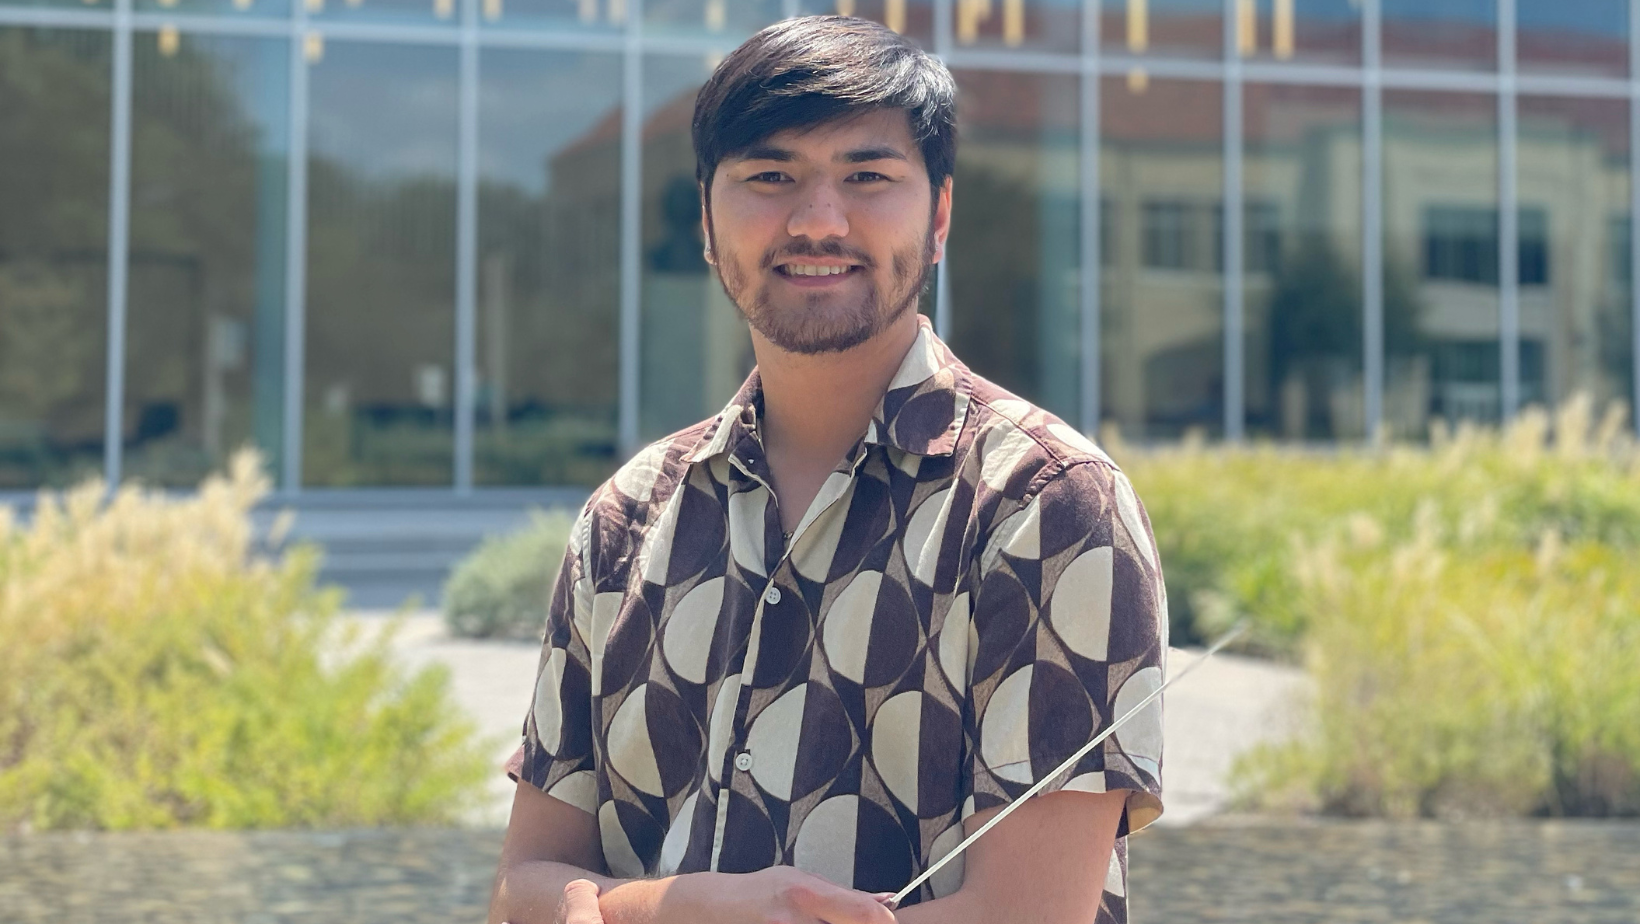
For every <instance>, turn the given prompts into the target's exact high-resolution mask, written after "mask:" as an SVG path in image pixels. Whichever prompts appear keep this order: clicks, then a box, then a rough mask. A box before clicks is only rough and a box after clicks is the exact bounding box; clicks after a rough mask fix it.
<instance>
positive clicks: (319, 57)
mask: <svg viewBox="0 0 1640 924" xmlns="http://www.w3.org/2000/svg"><path fill="white" fill-rule="evenodd" d="M302 54H303V55H304V56H306V57H307V63H309V64H318V63H319V62H320V61H323V60H324V59H325V37H324V36H323V35H320V34H319V33H317V32H309V33H308V34H307V36H306V37H305V38H303V39H302Z"/></svg>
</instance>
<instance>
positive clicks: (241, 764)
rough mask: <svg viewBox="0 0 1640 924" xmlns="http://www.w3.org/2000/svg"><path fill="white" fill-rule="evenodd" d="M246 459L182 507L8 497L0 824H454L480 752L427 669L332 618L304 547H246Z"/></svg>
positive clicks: (256, 490) (130, 496)
mask: <svg viewBox="0 0 1640 924" xmlns="http://www.w3.org/2000/svg"><path fill="white" fill-rule="evenodd" d="M267 488H268V483H267V481H266V479H264V478H263V477H262V476H261V475H260V474H259V471H258V467H257V462H256V460H255V458H254V456H252V455H250V454H242V455H240V456H239V457H237V458H236V459H235V460H234V462H233V464H232V467H231V472H230V474H229V475H227V476H226V477H212V478H210V479H207V480H206V481H205V483H204V484H203V485H202V486H201V488H200V490H199V492H198V493H197V494H196V495H194V496H192V497H189V498H186V499H180V500H178V499H169V498H166V497H164V496H163V495H161V494H158V493H146V492H144V491H141V490H138V489H136V488H130V487H127V488H123V489H121V490H120V491H119V492H118V493H117V494H116V495H115V496H114V497H113V498H112V499H111V500H109V501H107V502H106V503H105V489H104V487H103V486H102V485H101V484H99V483H95V482H92V483H88V484H85V485H83V486H81V487H79V488H76V489H74V490H73V491H71V492H69V493H67V494H66V495H64V496H61V497H57V496H51V495H42V497H41V500H40V503H39V505H38V507H37V508H36V510H35V512H34V516H33V518H32V521H31V522H30V523H29V525H27V526H26V527H25V526H21V525H19V524H18V523H17V522H16V520H15V517H14V516H13V514H12V511H11V510H10V508H0V639H4V640H5V641H4V644H3V645H0V830H7V829H28V828H109V829H126V828H166V827H174V826H182V825H188V826H201V827H213V828H256V827H273V826H351V825H378V824H402V823H429V822H433V823H437V822H447V821H451V820H453V819H455V818H456V817H458V815H459V813H461V812H462V811H464V810H465V809H466V808H467V807H469V806H470V805H472V804H474V803H475V801H476V800H477V799H479V798H481V797H482V789H481V785H480V784H481V781H482V779H483V778H484V775H485V774H486V773H487V772H488V766H487V763H488V762H487V760H486V757H485V754H486V752H485V751H484V750H483V749H482V748H481V747H480V746H479V745H478V744H477V743H475V741H474V738H473V732H472V729H471V727H470V725H469V724H468V723H467V721H466V720H465V719H463V718H461V717H460V716H459V715H458V714H457V712H456V711H455V708H454V706H453V705H452V703H451V701H450V698H449V696H448V694H447V692H446V688H447V680H448V678H447V676H446V674H445V673H444V672H443V671H442V670H439V669H429V670H424V671H421V672H419V673H417V674H415V675H414V676H409V677H406V676H404V675H403V674H402V673H401V672H400V671H399V670H398V669H397V668H396V667H395V666H394V664H393V662H392V661H391V659H390V657H389V648H388V646H389V643H390V636H391V632H383V633H379V634H377V637H375V638H373V639H369V640H361V639H359V638H358V637H357V635H356V634H350V633H347V632H345V631H343V630H342V627H341V626H339V625H338V624H337V623H336V619H335V614H336V610H337V606H338V602H339V597H338V594H337V593H336V592H335V591H321V590H318V589H316V587H315V583H314V575H315V571H316V567H317V563H318V559H317V555H316V553H315V552H314V551H313V550H311V549H298V550H296V551H294V552H291V553H289V554H287V555H285V556H283V557H282V558H279V559H277V560H269V559H266V558H262V557H258V556H257V555H256V554H255V552H254V549H255V546H254V543H253V534H252V527H251V520H250V516H249V514H250V510H251V508H252V507H253V505H254V504H255V503H256V502H257V501H258V499H259V498H261V497H262V496H263V495H264V494H265V493H266V491H267Z"/></svg>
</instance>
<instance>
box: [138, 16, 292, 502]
mask: <svg viewBox="0 0 1640 924" xmlns="http://www.w3.org/2000/svg"><path fill="white" fill-rule="evenodd" d="M152 37H153V36H152V33H138V35H137V41H136V56H135V57H136V60H135V64H134V86H135V89H134V92H133V105H132V108H133V117H132V151H131V256H130V270H129V273H130V290H129V293H130V294H129V302H128V309H127V310H128V312H129V319H130V320H129V322H128V324H127V334H126V336H127V346H126V356H127V361H126V381H125V416H124V424H125V426H124V439H125V472H126V473H127V474H128V475H130V476H132V477H136V478H141V479H143V480H145V481H148V482H151V483H155V484H164V485H173V486H178V487H182V486H188V485H193V484H197V483H198V482H199V480H200V478H201V477H203V476H204V475H205V474H206V473H208V472H209V471H211V470H212V469H219V468H221V467H222V465H223V463H224V461H225V459H226V456H227V455H228V454H229V453H231V452H233V451H234V450H236V449H238V448H239V447H241V446H245V445H254V446H257V447H259V448H260V449H261V450H262V454H263V458H264V461H265V462H266V463H267V465H268V466H269V467H270V470H271V471H274V472H277V466H278V463H279V461H280V452H279V447H280V445H281V439H280V437H281V426H282V424H281V421H282V419H283V414H282V408H283V395H284V391H283V388H284V386H283V381H284V376H283V372H284V325H285V189H286V182H285V177H286V165H285V155H286V151H287V139H286V120H287V103H286V88H287V87H288V86H289V83H290V81H289V77H288V76H287V75H288V70H289V59H290V57H289V52H288V51H287V50H286V49H287V48H288V45H286V43H285V42H284V41H283V40H277V39H251V38H218V37H214V36H198V35H188V36H185V37H183V38H182V39H181V40H180V41H179V43H178V45H177V47H175V48H173V49H172V50H171V51H170V52H169V53H167V52H166V51H165V50H163V49H161V48H156V47H155V45H154V44H153V43H152V42H150V41H148V39H150V38H152Z"/></svg>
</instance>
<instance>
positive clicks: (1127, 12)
mask: <svg viewBox="0 0 1640 924" xmlns="http://www.w3.org/2000/svg"><path fill="white" fill-rule="evenodd" d="M1100 9H1101V11H1102V15H1103V17H1104V19H1103V21H1102V22H1100V33H1099V34H1100V42H1101V44H1102V45H1104V47H1105V48H1106V49H1108V50H1110V51H1116V52H1126V53H1127V54H1131V55H1147V54H1149V55H1157V56H1160V57H1186V58H1222V57H1224V2H1223V0H1102V2H1101V4H1100Z"/></svg>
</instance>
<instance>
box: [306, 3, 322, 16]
mask: <svg viewBox="0 0 1640 924" xmlns="http://www.w3.org/2000/svg"><path fill="white" fill-rule="evenodd" d="M307 11H308V12H309V13H323V12H324V11H325V0H307Z"/></svg>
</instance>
